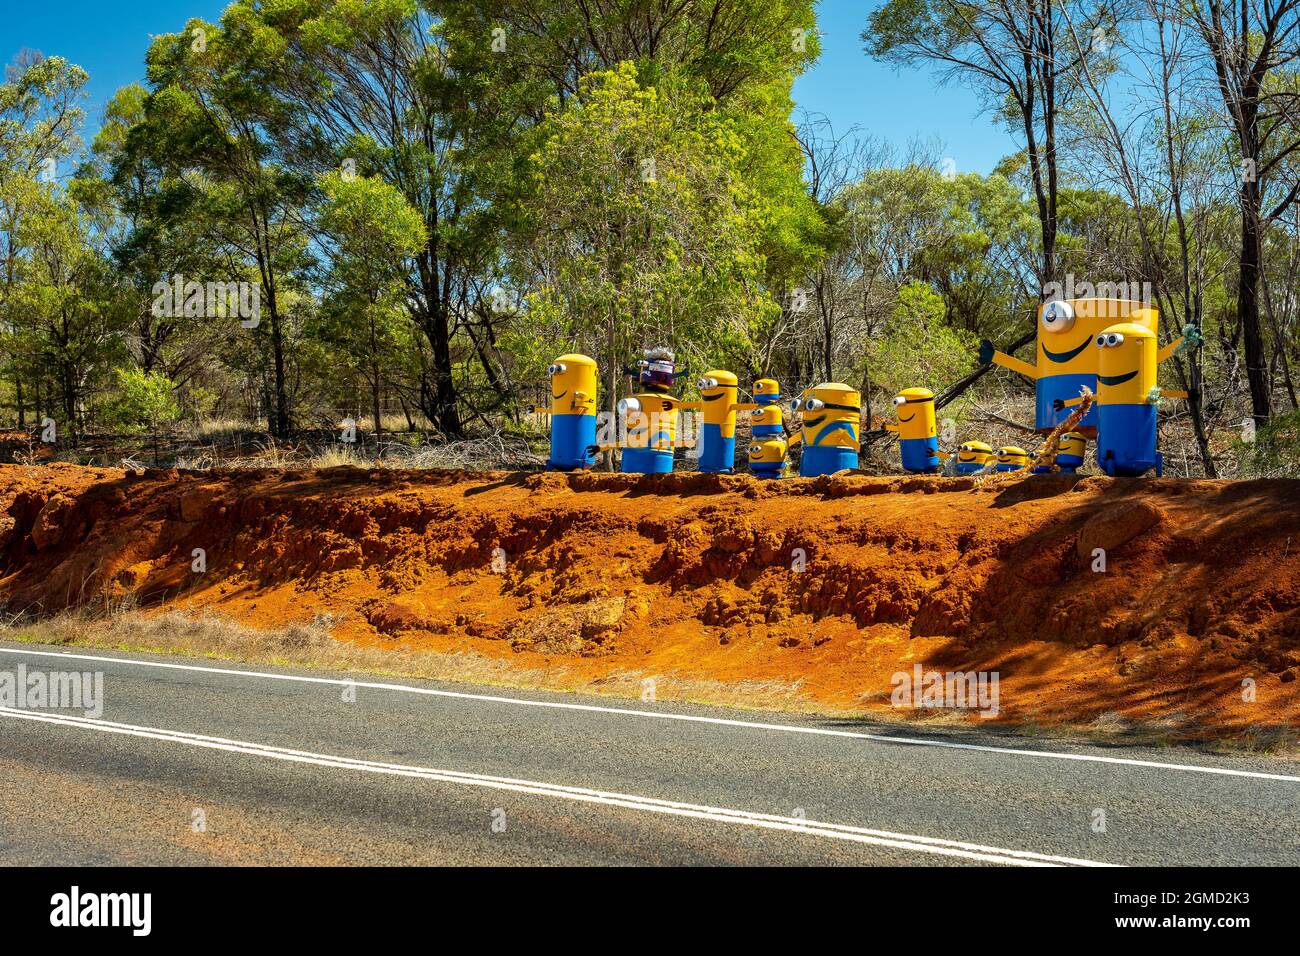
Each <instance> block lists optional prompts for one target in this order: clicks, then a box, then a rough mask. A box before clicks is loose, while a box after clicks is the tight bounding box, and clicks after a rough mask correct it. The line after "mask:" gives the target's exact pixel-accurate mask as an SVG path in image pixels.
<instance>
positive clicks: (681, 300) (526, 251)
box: [518, 63, 778, 367]
mask: <svg viewBox="0 0 1300 956" xmlns="http://www.w3.org/2000/svg"><path fill="white" fill-rule="evenodd" d="M530 141H531V143H532V144H533V146H534V150H533V153H532V155H531V161H530V164H529V167H528V170H527V174H526V181H525V182H524V183H523V185H522V188H521V190H520V195H521V199H520V217H521V219H522V221H524V222H525V223H526V227H525V229H524V230H523V231H522V239H523V244H522V245H521V247H520V248H519V249H518V255H519V259H518V261H519V263H520V264H521V265H525V266H526V268H528V269H529V270H533V271H536V272H537V273H538V274H540V275H541V276H543V277H545V281H544V284H543V285H542V286H541V288H540V289H539V290H538V291H537V292H536V293H534V294H533V295H532V296H531V297H530V299H529V303H528V306H529V315H530V318H531V319H532V320H533V321H534V322H537V323H538V324H540V325H541V326H542V327H544V328H554V329H556V331H557V332H559V333H560V334H561V336H562V337H565V338H570V337H571V338H577V339H581V340H585V341H591V342H597V343H600V344H601V346H602V348H601V350H600V351H601V352H602V358H603V360H604V362H605V363H606V367H608V366H609V364H613V363H620V362H622V361H625V360H626V358H627V352H628V351H629V350H631V349H633V348H637V349H639V348H640V347H641V346H642V345H644V344H648V343H650V342H651V341H677V342H682V343H686V342H689V343H690V344H691V345H692V346H693V347H694V348H696V349H698V350H699V351H700V352H701V353H702V354H704V355H714V356H717V355H719V354H728V353H730V354H735V353H736V352H737V351H739V350H742V349H744V348H745V347H746V345H747V343H748V335H749V330H750V328H751V327H752V326H753V325H755V324H758V323H761V322H762V321H764V319H765V318H766V316H767V314H769V313H770V312H771V311H773V310H775V309H777V308H778V307H777V305H776V303H775V302H773V300H772V299H771V298H770V297H768V296H766V295H764V294H763V292H762V283H761V277H762V275H763V270H764V266H765V259H764V256H763V252H762V249H761V237H762V235H763V232H764V230H763V217H764V215H765V212H766V206H765V203H764V201H763V200H761V199H759V198H758V197H756V196H755V194H754V191H753V190H752V189H751V187H749V186H748V185H747V184H746V182H745V180H744V177H743V176H742V175H741V172H740V170H741V166H742V164H743V161H744V157H745V145H744V140H743V137H742V136H741V135H740V134H739V133H738V131H737V130H736V128H735V126H734V125H733V124H732V123H730V122H728V121H727V119H726V118H725V117H723V116H720V115H719V114H718V113H717V112H716V111H714V110H712V109H710V100H709V97H708V94H707V92H706V91H704V90H702V89H701V88H700V86H699V85H698V84H696V83H693V82H691V81H689V80H685V79H681V78H678V77H674V76H664V77H662V78H661V79H660V82H659V84H658V85H657V86H649V85H644V84H643V83H641V82H640V80H639V79H638V76H637V71H636V68H635V67H634V66H633V65H632V64H630V63H625V64H621V65H620V66H619V67H617V68H616V69H614V70H609V71H605V72H601V73H593V74H590V75H588V76H587V77H585V78H584V80H583V82H582V87H581V94H580V96H579V97H578V98H576V99H573V100H570V101H569V102H568V103H567V104H565V106H564V107H562V108H559V109H557V110H556V111H555V112H554V113H552V114H550V115H549V116H548V117H547V118H546V119H545V120H544V121H543V122H542V123H540V124H539V125H538V126H537V128H536V129H535V130H534V131H533V134H532V136H531V139H530Z"/></svg>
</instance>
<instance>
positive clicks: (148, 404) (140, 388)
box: [106, 368, 182, 435]
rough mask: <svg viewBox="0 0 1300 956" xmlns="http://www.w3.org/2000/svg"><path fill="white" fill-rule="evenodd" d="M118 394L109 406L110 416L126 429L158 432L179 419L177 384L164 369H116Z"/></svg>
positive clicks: (180, 412) (115, 376)
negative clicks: (162, 371) (164, 372)
mask: <svg viewBox="0 0 1300 956" xmlns="http://www.w3.org/2000/svg"><path fill="white" fill-rule="evenodd" d="M113 376H114V379H115V381H116V384H117V389H118V395H117V397H116V398H114V399H113V400H111V401H110V402H109V403H108V405H107V409H106V411H107V416H106V417H107V419H108V421H110V422H111V423H113V424H114V425H116V426H117V427H118V428H120V429H121V430H122V431H125V432H148V433H149V434H151V435H156V434H158V432H160V431H162V430H163V429H165V428H167V427H168V426H170V425H172V424H175V423H176V422H177V421H179V420H180V418H181V414H182V410H181V406H180V403H179V402H178V401H177V400H176V397H175V395H174V394H173V393H174V390H175V388H176V386H175V384H174V383H173V382H172V381H171V380H170V379H169V378H168V377H167V376H166V375H164V374H162V373H161V372H145V371H142V370H140V369H138V368H119V369H114V371H113Z"/></svg>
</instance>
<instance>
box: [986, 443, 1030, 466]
mask: <svg viewBox="0 0 1300 956" xmlns="http://www.w3.org/2000/svg"><path fill="white" fill-rule="evenodd" d="M993 460H994V461H995V462H997V465H996V466H994V469H993V470H994V471H1020V470H1021V469H1025V468H1028V467H1029V452H1027V451H1025V450H1024V449H1023V448H1020V447H1018V446H1016V445H1003V446H1002V447H1001V448H999V449H998V450H997V451H996V452H995V453H994V455H993Z"/></svg>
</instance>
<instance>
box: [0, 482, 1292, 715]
mask: <svg viewBox="0 0 1300 956" xmlns="http://www.w3.org/2000/svg"><path fill="white" fill-rule="evenodd" d="M0 511H4V512H7V514H8V515H9V516H10V518H11V519H12V523H9V522H5V525H6V526H5V527H3V529H0V530H3V534H0V575H3V576H2V577H0V602H3V604H4V605H6V606H7V608H8V610H9V611H10V612H18V611H24V610H26V611H36V612H43V613H51V612H56V611H59V610H61V609H64V608H67V607H69V606H72V605H76V604H78V603H88V602H92V601H96V600H99V601H103V600H105V599H110V600H113V601H117V600H122V599H125V598H128V597H130V596H134V598H135V599H136V600H137V601H138V602H139V603H140V604H142V605H147V606H153V605H163V604H165V605H167V606H171V607H189V608H194V607H207V608H212V609H214V610H217V611H219V612H222V613H225V614H228V615H230V616H232V617H234V618H235V619H236V620H239V621H242V622H244V623H247V624H252V625H255V626H261V627H271V626H277V625H284V624H287V623H290V622H293V621H299V620H302V619H304V618H306V619H310V618H312V617H313V615H315V614H322V613H328V614H331V615H334V616H335V618H336V619H337V621H338V624H337V626H336V629H335V631H334V633H335V635H336V636H337V637H338V638H340V639H342V640H347V641H354V642H359V643H362V644H367V645H370V646H402V647H419V648H421V649H429V650H443V651H463V650H474V651H476V652H478V653H480V654H483V655H487V656H489V657H502V658H509V659H513V660H517V661H519V662H520V663H521V664H523V665H525V666H527V667H530V668H543V667H555V666H556V665H559V664H562V665H563V667H564V669H565V672H566V673H568V674H571V675H573V679H574V682H575V685H576V684H577V683H580V682H582V681H590V680H593V679H597V678H599V677H600V676H602V675H610V674H615V673H623V674H626V673H628V672H637V673H644V674H664V675H676V676H679V677H691V678H699V679H706V680H716V681H723V682H740V681H765V680H783V681H799V682H800V683H801V686H802V690H803V692H804V693H805V694H806V695H807V696H808V697H809V698H810V699H811V700H812V701H813V702H815V703H816V704H818V705H820V706H823V707H827V708H831V709H837V710H841V709H849V710H868V709H873V708H888V707H889V706H890V703H889V694H890V690H891V677H892V675H893V674H894V673H895V672H899V671H906V672H911V671H912V668H913V665H914V664H917V663H920V664H922V665H924V666H925V669H926V670H931V669H933V670H938V671H952V670H966V671H970V670H992V671H997V672H999V674H1000V675H1001V688H1000V689H1001V693H1000V704H1001V709H1002V716H1003V717H1004V718H1010V719H1014V720H1034V721H1041V722H1054V721H1069V722H1079V721H1087V720H1091V719H1093V718H1095V717H1097V716H1098V715H1100V714H1103V713H1106V712H1117V713H1120V714H1123V715H1125V716H1127V717H1130V718H1133V719H1137V720H1143V721H1145V720H1150V719H1153V718H1168V719H1172V720H1173V721H1174V722H1175V723H1177V722H1178V721H1180V720H1185V721H1191V722H1193V723H1194V724H1200V725H1205V726H1212V727H1218V728H1237V729H1240V728H1245V727H1249V726H1252V725H1253V726H1260V725H1269V724H1271V725H1278V724H1292V725H1294V724H1295V723H1296V721H1297V719H1298V718H1300V681H1296V680H1295V678H1296V676H1297V675H1298V674H1300V482H1295V481H1257V482H1236V483H1228V482H1216V481H1184V480H1173V479H1161V480H1140V481H1114V480H1110V479H1105V478H1095V477H1094V478H1074V477H1068V476H1039V477H1035V478H1031V479H1027V480H1021V481H1015V482H1011V483H1005V484H994V485H989V486H985V487H981V488H975V487H973V482H972V480H971V479H951V478H949V479H945V478H937V477H936V478H928V477H912V478H871V477H863V476H857V475H840V476H834V477H829V478H818V479H809V480H791V481H784V482H766V483H764V482H758V481H756V480H754V479H751V478H749V477H746V476H734V477H733V476H712V475H671V476H659V477H645V478H638V477H634V476H622V475H603V474H601V475H597V474H577V475H560V474H503V473H483V474H466V473H459V472H402V471H386V470H375V471H362V470H355V469H347V468H340V469H329V470H324V471H289V472H279V471H245V472H220V473H177V472H175V471H146V472H135V473H132V472H122V471H117V470H112V469H85V468H77V467H74V466H58V465H54V466H50V467H43V468H25V467H19V466H0ZM196 548H201V549H203V551H204V552H205V554H206V562H207V569H206V571H204V572H202V573H195V572H194V571H192V570H191V565H192V561H193V552H194V549H196ZM1095 548H1102V549H1105V559H1106V569H1105V571H1104V572H1098V571H1095V570H1094V569H1093V565H1094V557H1093V555H1094V549H1095ZM497 549H500V550H499V551H498V550H497ZM801 557H803V559H804V564H803V567H802V570H795V569H793V568H794V566H796V565H798V564H799V563H800V558H801ZM1246 678H1253V679H1254V680H1255V682H1256V685H1257V689H1256V694H1255V700H1254V701H1250V700H1246V699H1243V693H1242V682H1243V680H1244V679H1246ZM1245 696H1247V697H1248V696H1249V695H1245Z"/></svg>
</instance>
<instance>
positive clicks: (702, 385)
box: [681, 369, 755, 474]
mask: <svg viewBox="0 0 1300 956" xmlns="http://www.w3.org/2000/svg"><path fill="white" fill-rule="evenodd" d="M697 384H698V385H699V389H700V400H699V401H698V402H684V403H683V404H682V406H681V407H682V408H693V409H699V410H700V411H701V412H702V417H703V419H704V421H703V423H702V425H701V426H700V466H699V467H700V471H702V472H712V473H718V472H723V473H727V474H730V473H731V471H733V470H734V468H735V462H736V412H738V411H744V410H748V409H751V408H754V407H755V406H754V405H750V404H745V405H741V404H738V403H737V399H738V398H739V395H740V388H739V385H738V379H737V378H736V376H735V375H733V374H732V373H731V372H727V371H723V370H722V369H713V370H712V371H710V372H705V373H704V375H703V377H701V378H700V380H699V382H698V383H697Z"/></svg>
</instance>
